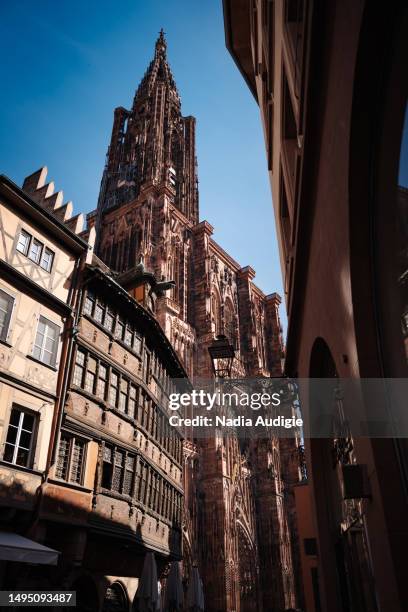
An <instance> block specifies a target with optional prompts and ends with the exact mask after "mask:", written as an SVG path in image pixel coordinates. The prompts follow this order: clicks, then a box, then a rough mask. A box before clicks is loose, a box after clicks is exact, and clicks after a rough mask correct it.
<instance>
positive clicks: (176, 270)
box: [88, 31, 295, 612]
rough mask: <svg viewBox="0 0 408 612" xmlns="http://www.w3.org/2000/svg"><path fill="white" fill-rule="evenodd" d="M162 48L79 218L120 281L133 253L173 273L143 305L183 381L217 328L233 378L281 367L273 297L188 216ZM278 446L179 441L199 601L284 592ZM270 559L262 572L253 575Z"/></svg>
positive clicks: (250, 599)
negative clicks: (150, 307)
mask: <svg viewBox="0 0 408 612" xmlns="http://www.w3.org/2000/svg"><path fill="white" fill-rule="evenodd" d="M166 52H167V44H166V41H165V38H164V34H163V31H161V32H160V34H159V37H158V39H157V41H156V44H155V51H154V58H153V60H152V61H151V63H150V65H149V67H148V69H147V71H146V73H145V75H144V77H143V79H142V81H141V83H140V85H139V87H138V89H137V91H136V94H135V97H134V101H133V105H132V108H131V110H126V109H124V108H122V107H119V108H117V109H116V110H115V112H114V122H113V129H112V136H111V143H110V146H109V149H108V154H107V161H106V166H105V169H104V173H103V178H102V182H101V191H100V196H99V202H98V208H97V210H96V212H95V213H91V215H90V216H89V217H88V220H89V221H90V224H91V225H92V224H94V225H96V229H97V236H98V239H97V250H98V254H99V256H100V258H101V259H102V260H103V261H104V262H105V263H106V264H107V265H108V266H109V267H110V268H111V269H112V271H113V272H114V273H116V278H117V280H118V282H120V283H122V284H123V285H124V286H126V287H127V286H129V284H131V279H132V274H133V273H134V271H135V270H137V269H138V268H139V269H140V265H141V262H142V263H143V266H144V268H145V269H146V270H149V271H151V272H152V273H154V275H155V276H156V278H157V279H159V280H170V279H172V280H174V281H175V286H174V288H172V289H171V291H170V292H168V293H166V294H165V295H164V296H162V297H160V299H159V300H158V301H157V302H156V303H155V315H156V317H157V319H158V321H159V323H160V324H161V326H162V327H163V329H164V331H165V333H166V334H167V336H168V338H169V339H170V341H171V343H172V345H173V346H174V348H175V350H176V351H177V352H178V354H179V356H180V358H181V360H182V361H183V363H184V366H185V368H186V370H187V372H188V373H189V375H190V377H191V378H192V379H193V380H194V379H199V378H201V379H206V378H207V379H208V378H211V377H212V368H211V362H210V358H209V353H208V346H209V345H210V344H211V343H212V341H213V340H214V338H215V336H216V335H218V334H224V335H226V336H227V338H228V339H229V341H230V342H231V343H232V344H233V345H234V348H235V355H236V358H235V361H234V366H233V376H234V377H245V376H261V377H263V376H266V377H269V376H281V375H282V369H281V359H282V356H283V341H282V333H281V332H282V330H281V326H280V321H279V304H280V297H279V296H278V295H277V294H276V293H273V294H271V295H265V294H264V293H263V292H262V291H261V290H260V289H259V288H258V287H257V286H256V285H255V283H254V282H253V279H254V276H255V271H254V270H253V269H252V268H251V267H250V266H245V267H241V266H240V264H238V263H237V262H236V261H235V260H234V259H233V258H232V257H231V256H230V255H229V254H228V253H226V251H224V249H222V247H221V246H220V245H218V244H217V243H216V242H215V241H214V239H213V237H212V234H213V227H212V226H211V225H210V224H209V223H208V222H207V221H200V219H199V207H198V189H197V163H196V155H195V119H194V118H193V117H183V116H182V114H181V104H180V97H179V94H178V91H177V87H176V85H175V82H174V79H173V76H172V73H171V70H170V67H169V64H168V62H167V57H166ZM279 445H280V441H279V440H276V439H275V440H269V441H265V442H264V444H263V446H259V447H257V446H256V445H255V446H253V445H247V446H246V447H245V448H243V447H242V445H240V444H239V442H238V440H237V439H236V438H235V437H234V436H232V437H229V436H227V437H223V436H221V437H217V438H215V439H207V440H194V441H193V440H189V441H187V442H186V445H185V459H186V460H185V490H186V504H185V506H186V518H185V525H186V528H185V534H184V536H185V537H184V555H185V557H186V558H187V557H188V558H190V559H191V560H192V561H196V562H198V564H199V567H200V571H201V573H202V576H203V580H204V587H205V594H206V609H207V610H209V611H211V610H214V611H220V610H236V612H239V611H241V612H244V611H245V610H262V607H263V606H264V607H265V609H270V608H268V606H269V605H270V604H271V603H273V605H275V606H276V609H279V608H285V607H290V606H291V605H293V604H294V603H295V599H294V595H293V591H294V587H293V570H292V556H291V555H292V553H291V542H290V537H289V532H288V521H287V509H286V507H285V504H284V501H282V500H284V495H283V491H284V487H285V481H284V478H282V477H281V469H280V456H279ZM275 464H276V465H275ZM257 489H258V490H257ZM258 494H259V499H258V501H257V502H256V500H255V496H256V495H258ZM259 513H261V514H263V515H264V514H265V513H266V515H267V516H268V517H269V518H268V520H266V519H265V518H264V519H263V520H261V519H260V517H259V516H258V514H259ZM264 529H267V530H268V531H269V535H268V542H269V541H272V542H273V558H272V557H270V555H271V554H272V553H271V552H270V549H267V548H265V546H264V545H263V544H262V539H263V540H265V534H264V533H262V531H263V530H264ZM192 532H194V537H192V536H191V533H192ZM260 538H261V542H260V544H259V540H260ZM194 543H195V544H194ZM268 555H269V557H270V558H269V557H268ZM263 557H265V558H263ZM266 557H268V559H266ZM271 567H273V568H275V569H274V571H275V578H274V579H273V580H270V576H268V575H266V574H265V576H264V575H263V568H268V572H269V571H270V568H271ZM278 584H279V585H281V586H279V588H278V586H276V585H278ZM268 589H269V591H270V592H268Z"/></svg>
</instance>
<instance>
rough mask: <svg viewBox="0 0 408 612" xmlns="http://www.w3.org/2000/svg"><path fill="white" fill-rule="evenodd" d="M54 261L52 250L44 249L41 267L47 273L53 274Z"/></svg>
mask: <svg viewBox="0 0 408 612" xmlns="http://www.w3.org/2000/svg"><path fill="white" fill-rule="evenodd" d="M53 261H54V253H53V252H52V251H51V249H48V248H47V247H44V249H43V251H42V255H41V259H40V267H41V268H42V269H43V270H45V271H46V272H51V268H52V263H53Z"/></svg>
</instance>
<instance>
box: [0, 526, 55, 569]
mask: <svg viewBox="0 0 408 612" xmlns="http://www.w3.org/2000/svg"><path fill="white" fill-rule="evenodd" d="M59 554H60V553H59V552H58V551H56V550H53V549H52V548H48V547H47V546H43V545H42V544H39V543H38V542H34V541H33V540H29V539H28V538H24V537H23V536H21V535H18V534H17V533H10V532H7V531H0V560H1V561H18V562H19V563H40V564H42V565H57V563H58V555H59Z"/></svg>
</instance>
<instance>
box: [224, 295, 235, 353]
mask: <svg viewBox="0 0 408 612" xmlns="http://www.w3.org/2000/svg"><path fill="white" fill-rule="evenodd" d="M224 333H225V335H226V336H227V338H228V340H229V341H230V342H231V344H232V345H233V347H234V348H235V349H237V348H238V346H237V344H238V343H237V329H236V319H235V313H234V307H233V305H232V303H231V300H229V299H227V300H226V302H225V306H224Z"/></svg>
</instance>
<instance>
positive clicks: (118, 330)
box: [115, 317, 125, 340]
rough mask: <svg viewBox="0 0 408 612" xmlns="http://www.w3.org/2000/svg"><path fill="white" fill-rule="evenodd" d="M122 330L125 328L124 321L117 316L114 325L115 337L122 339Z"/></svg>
mask: <svg viewBox="0 0 408 612" xmlns="http://www.w3.org/2000/svg"><path fill="white" fill-rule="evenodd" d="M124 330H125V322H124V320H123V319H121V318H120V317H118V319H117V321H116V327H115V336H116V338H119V340H122V338H123V334H124Z"/></svg>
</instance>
